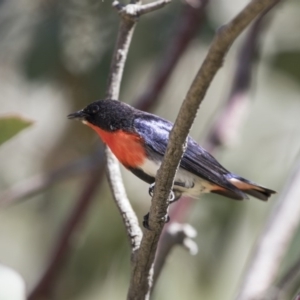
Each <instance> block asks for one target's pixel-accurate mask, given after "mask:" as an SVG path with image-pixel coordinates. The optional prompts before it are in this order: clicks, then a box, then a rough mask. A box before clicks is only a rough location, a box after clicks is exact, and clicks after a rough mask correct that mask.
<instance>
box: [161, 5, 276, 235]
mask: <svg viewBox="0 0 300 300" xmlns="http://www.w3.org/2000/svg"><path fill="white" fill-rule="evenodd" d="M277 2H279V1H277ZM274 4H276V3H274ZM271 8H272V7H271ZM268 11H269V9H268V10H266V11H265V12H264V13H263V14H262V15H261V16H260V17H259V18H258V19H257V20H256V21H255V22H254V24H253V25H252V26H251V28H250V29H249V33H248V34H247V36H246V38H245V41H244V43H243V45H242V47H241V50H240V53H239V55H238V59H237V68H236V72H235V76H234V80H233V85H232V88H231V93H230V96H229V98H228V100H227V101H226V105H225V106H224V108H223V109H222V111H221V113H220V115H219V117H218V118H217V119H216V120H215V122H214V123H213V124H212V126H211V130H210V131H209V134H208V135H207V137H206V138H205V140H204V143H203V145H204V148H205V149H206V150H208V151H209V152H210V153H214V152H215V151H217V149H219V148H221V147H223V146H225V145H229V144H231V143H232V139H233V137H234V138H237V136H238V134H239V132H240V130H241V128H242V120H243V118H242V117H243V116H244V119H245V112H246V111H245V110H243V109H241V108H244V109H245V108H246V106H247V102H248V101H249V100H250V97H247V95H248V94H249V88H250V86H251V82H252V69H253V64H254V59H255V56H256V55H257V52H258V44H259V38H260V35H261V34H262V31H263V30H262V29H263V27H264V24H265V22H264V21H263V20H264V19H265V16H266V13H267V12H268ZM239 102H242V104H240V103H239ZM237 107H239V108H240V109H236V108H237ZM232 120H239V121H240V122H237V121H236V122H235V123H234V124H235V126H232V127H230V128H227V127H228V125H229V124H232V123H231V121H232ZM227 139H228V140H227ZM193 204H194V199H187V198H185V199H184V201H178V202H177V203H175V204H174V206H173V207H172V210H171V214H170V215H171V221H182V220H184V219H185V217H186V216H187V215H188V211H189V210H190V209H191V207H192V206H193ZM161 240H163V237H162V238H161Z"/></svg>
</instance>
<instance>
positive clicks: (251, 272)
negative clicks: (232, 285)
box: [237, 165, 300, 300]
mask: <svg viewBox="0 0 300 300" xmlns="http://www.w3.org/2000/svg"><path fill="white" fill-rule="evenodd" d="M299 198H300V165H298V167H297V169H296V170H295V172H294V175H293V176H292V179H291V180H289V183H288V184H287V186H286V187H285V192H284V193H283V194H282V195H281V196H280V197H279V199H278V202H277V205H276V206H275V208H274V210H273V212H272V214H271V215H270V217H269V219H268V221H267V223H266V225H265V228H264V230H263V232H262V234H261V237H260V239H259V241H258V243H257V245H256V247H255V251H254V254H253V257H252V259H251V261H250V263H249V267H248V269H247V271H246V274H245V275H244V279H243V281H242V284H241V288H240V291H239V294H238V297H237V299H238V300H252V299H263V297H265V296H267V295H266V293H267V292H268V290H269V289H270V287H271V286H272V284H273V283H274V280H275V279H276V275H277V273H278V270H279V267H280V263H281V261H282V258H283V255H284V254H285V253H286V250H287V248H288V246H289V245H290V242H291V239H292V237H293V236H294V234H295V231H296V230H297V228H298V226H299V223H300V201H298V200H299Z"/></svg>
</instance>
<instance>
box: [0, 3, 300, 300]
mask: <svg viewBox="0 0 300 300" xmlns="http://www.w3.org/2000/svg"><path fill="white" fill-rule="evenodd" d="M203 2H204V1H203ZM246 3H248V1H241V0H211V1H208V3H207V6H206V8H205V12H203V10H201V11H200V9H199V0H193V1H192V0H190V1H189V2H185V1H173V2H172V3H171V4H169V5H168V6H166V7H164V8H163V9H161V10H159V11H156V12H153V13H151V14H149V15H146V16H144V17H142V18H141V19H140V21H139V22H138V25H137V28H136V31H135V35H134V37H133V41H132V44H131V48H130V52H129V56H128V61H127V64H126V68H125V73H124V78H123V82H122V89H121V96H120V100H122V101H124V102H126V103H130V104H132V105H134V104H135V103H137V102H138V101H141V99H142V97H144V96H145V95H147V93H149V89H152V88H153V85H152V83H153V81H154V80H155V79H156V78H158V76H157V72H160V71H159V70H161V69H162V68H163V66H164V65H165V64H166V61H167V60H168V58H170V57H171V56H172V55H175V54H174V52H176V49H177V48H176V47H179V46H180V45H178V44H176V43H174V39H175V37H176V36H177V37H178V36H179V34H180V32H181V31H180V30H179V28H181V30H184V28H185V27H184V26H190V27H191V28H188V29H190V33H189V34H190V35H186V37H187V38H188V39H189V40H188V41H185V43H186V45H185V47H184V49H183V50H182V53H180V55H178V62H177V63H176V64H175V63H173V66H174V69H173V71H172V72H170V73H169V75H168V81H167V82H165V83H163V89H162V90H161V91H160V92H159V93H157V95H156V98H155V99H153V103H151V105H148V106H147V109H149V110H150V111H152V112H154V113H156V114H158V115H159V116H161V117H164V118H166V119H169V120H171V121H174V120H175V118H176V115H177V113H178V110H179V108H180V105H181V102H182V100H183V98H184V96H185V94H186V92H187V90H188V88H189V86H190V84H191V81H192V79H193V78H194V76H195V74H196V72H197V70H198V68H199V66H200V64H201V62H202V60H203V58H204V57H205V55H206V53H207V50H208V47H209V44H210V42H211V40H212V38H213V36H214V34H215V31H216V30H217V29H218V28H219V27H220V26H221V25H223V24H224V23H226V22H228V21H229V20H230V19H231V18H232V17H233V16H234V15H235V14H237V13H238V12H239V11H240V10H241V9H242V8H243V7H244V6H245V4H246ZM202 5H204V4H203V3H202ZM191 11H193V13H191ZM188 13H191V15H188ZM299 13H300V2H299V1H297V0H290V1H284V2H283V3H280V4H279V5H278V6H276V7H275V8H274V10H272V11H271V12H270V13H269V14H268V15H267V16H266V20H265V21H266V22H265V23H264V24H263V26H262V28H261V29H260V38H259V42H258V47H257V48H258V51H257V52H256V53H255V57H254V58H253V61H252V62H251V63H252V75H253V76H252V80H251V84H250V87H249V89H247V97H246V98H247V101H244V102H245V103H246V105H247V107H246V108H245V109H244V112H245V114H244V115H243V117H242V118H241V119H242V122H239V123H238V128H235V129H234V130H235V131H236V137H235V138H234V139H233V140H231V141H230V143H228V145H225V146H223V147H221V148H219V149H218V150H217V151H214V155H215V156H216V157H217V158H218V160H219V161H220V162H221V163H222V164H223V165H224V166H225V167H226V168H228V169H229V170H231V171H232V172H234V173H237V174H240V175H241V176H243V177H245V178H248V179H250V180H252V181H255V182H257V183H260V184H261V185H264V186H266V187H269V188H271V189H274V190H276V191H278V194H277V195H280V192H281V191H282V189H283V187H284V185H285V183H286V181H287V179H288V177H289V175H290V174H291V172H292V170H293V168H294V166H296V165H297V164H298V163H299V154H300V151H299V150H300V126H299V116H300V98H299V93H300V31H299V30H298V29H299V28H300V18H299ZM191 18H194V19H193V20H194V21H193V22H190V23H188V25H186V23H185V22H187V21H186V20H192V19H191ZM118 24H119V17H118V15H117V13H116V12H115V11H114V10H113V9H112V8H111V2H110V1H108V0H103V1H100V0H99V1H98V0H97V1H96V0H65V1H56V0H45V1H39V0H1V1H0V41H1V42H0V66H1V67H0V90H1V93H0V116H2V115H9V114H14V115H16V114H17V115H21V116H22V117H24V118H27V119H30V120H32V121H33V122H34V123H33V124H32V125H31V126H30V127H28V128H27V129H25V130H24V131H23V132H21V133H19V134H18V135H17V136H15V137H14V138H13V139H11V140H9V141H7V142H6V143H4V144H3V145H1V147H0V196H1V197H2V199H0V201H2V202H6V201H7V202H9V203H13V205H4V206H3V207H1V210H0V263H1V264H3V265H6V266H9V267H11V268H13V269H14V270H16V271H17V272H18V273H19V274H20V275H21V276H22V277H23V279H24V280H25V284H26V290H27V294H30V293H31V291H32V290H33V289H34V288H35V287H36V285H37V284H38V283H39V282H40V279H41V277H42V276H43V274H44V272H45V270H46V269H47V268H48V266H49V262H50V261H51V260H52V259H53V256H54V253H56V254H57V255H60V254H63V255H62V256H61V259H60V260H59V261H58V263H56V266H55V272H54V273H53V274H54V275H53V276H52V278H50V279H49V278H48V279H47V280H50V281H48V282H47V284H48V283H49V282H51V284H49V286H48V287H47V288H46V289H45V290H46V292H45V290H44V291H43V293H44V295H43V297H35V298H34V299H59V300H61V299H63V300H67V299H74V300H75V299H76V300H81V299H85V300H94V299H125V295H126V293H127V288H128V283H129V276H130V264H129V260H130V249H129V245H128V242H127V237H126V234H125V230H124V228H123V224H122V222H121V218H120V215H119V213H118V211H117V209H116V206H115V204H114V203H113V201H112V196H111V193H110V190H109V187H108V184H107V181H106V178H105V176H104V175H102V173H103V163H102V160H103V159H102V154H101V149H100V150H99V148H101V145H100V142H99V139H98V137H97V136H96V134H95V133H94V132H92V131H91V130H90V129H89V128H88V127H86V126H83V125H82V124H81V123H80V122H73V121H72V122H71V121H69V120H68V119H67V118H66V116H67V115H68V114H69V113H71V112H73V111H76V110H78V109H81V108H83V107H84V106H86V105H87V104H88V103H90V102H93V101H94V100H96V99H101V98H103V97H104V95H105V88H106V82H107V75H108V71H109V66H110V60H111V57H112V53H113V47H114V43H115V40H116V34H117V30H118ZM180 26H181V27H180ZM178 30H179V31H178ZM246 38H247V33H246V34H243V35H242V36H241V37H240V38H239V39H238V40H237V41H236V42H235V43H234V45H233V47H232V49H231V50H230V51H229V53H228V55H227V58H226V61H225V63H224V66H223V67H222V69H221V70H220V71H219V72H218V74H217V76H216V78H215V79H214V81H213V83H212V85H211V87H210V89H209V91H208V93H207V95H206V98H205V100H204V101H203V104H202V105H201V107H200V111H199V113H198V117H197V120H196V122H195V124H194V126H193V128H192V132H191V135H192V136H193V138H195V139H196V140H197V141H199V142H200V143H203V142H204V140H205V138H206V136H207V134H208V132H209V131H210V129H211V126H212V124H213V122H214V120H215V119H216V118H217V117H218V115H219V113H220V112H221V111H222V109H223V107H224V103H225V101H226V100H227V99H228V97H229V95H230V92H231V90H232V85H233V78H234V76H235V73H236V67H237V65H238V64H241V63H243V59H242V60H240V61H239V53H240V51H241V48H242V46H243V43H244V41H245V39H246ZM234 118H235V117H234V115H233V119H234ZM0 135H1V127H0ZM98 166H99V167H98ZM122 173H123V177H124V182H125V185H126V189H127V192H128V196H129V199H130V201H131V203H132V205H133V206H134V209H135V211H136V213H137V215H138V218H139V220H140V222H141V221H142V217H143V216H144V215H145V214H146V213H147V212H148V210H149V206H150V197H149V196H148V186H147V184H144V183H143V182H141V181H140V180H139V179H137V178H135V177H134V176H133V175H132V174H130V173H129V172H128V171H126V170H125V169H123V168H122ZM91 178H92V179H91ZM93 179H94V181H95V182H96V183H95V182H94V183H93V182H92V181H93ZM89 185H90V186H89ZM91 186H92V188H90V189H89V187H91ZM89 192H90V193H89ZM277 195H275V196H273V197H272V198H271V199H270V201H269V202H267V203H263V202H261V201H258V200H255V199H250V201H243V202H235V201H232V200H230V199H227V198H223V197H221V196H211V195H204V196H203V197H202V198H201V200H199V201H197V202H196V203H194V204H193V205H194V206H193V209H192V210H190V211H189V212H188V214H187V215H188V216H187V218H186V219H185V221H187V222H189V223H190V224H192V225H193V226H194V227H195V228H196V229H197V231H198V236H197V238H196V242H197V244H198V247H199V252H198V254H197V255H196V256H191V255H189V253H188V252H187V251H185V250H184V249H182V248H180V247H177V248H175V249H174V250H173V252H172V253H171V255H170V257H169V258H168V260H167V264H166V267H165V269H164V270H163V272H162V274H161V277H160V280H159V282H158V285H157V288H156V291H155V293H154V296H153V299H157V300H163V299H173V300H179V299H189V300H193V299H207V300H209V299H233V296H234V294H235V293H236V289H237V286H238V284H239V279H240V278H241V275H242V274H243V270H244V268H245V266H246V262H247V259H248V258H249V255H250V253H251V249H252V247H253V245H254V242H255V240H256V238H257V236H258V234H259V232H260V230H261V228H262V226H263V224H264V222H265V220H266V217H267V216H268V214H269V212H270V210H271V208H272V206H273V204H274V203H275V201H276V197H277ZM24 196H26V197H24ZM82 199H83V200H82ZM4 200H5V201H4ZM295 201H299V199H295ZM80 205H81V206H80ZM71 215H72V217H73V219H70V218H71V217H70V216H71ZM72 220H73V221H74V222H73V223H72ZM74 223H75V224H76V226H73V225H74ZM66 224H67V225H68V226H69V227H67V228H66ZM72 224H73V225H72ZM72 226H73V227H72ZM73 229H74V230H73ZM71 231H72V234H71V235H70V238H69V239H67V238H66V237H67V236H68V233H70V232H71ZM61 241H65V244H64V245H63V246H62V249H58V248H57V247H58V244H59V242H61ZM299 247H300V235H297V236H296V237H295V239H294V241H293V244H292V246H291V248H290V250H289V254H288V255H287V256H286V259H285V262H284V264H283V266H282V272H284V271H285V270H286V268H288V266H289V265H291V264H292V263H293V261H295V260H296V259H297V258H298V257H299V256H300V251H299ZM60 250H61V251H62V253H60ZM56 254H55V255H56ZM43 293H42V294H43ZM12 299H13V298H12ZM32 299H33V298H32Z"/></svg>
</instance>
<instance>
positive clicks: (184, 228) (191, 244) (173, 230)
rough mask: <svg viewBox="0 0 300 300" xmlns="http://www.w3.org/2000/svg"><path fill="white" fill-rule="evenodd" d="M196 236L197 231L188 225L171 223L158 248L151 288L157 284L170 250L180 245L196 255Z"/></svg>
mask: <svg viewBox="0 0 300 300" xmlns="http://www.w3.org/2000/svg"><path fill="white" fill-rule="evenodd" d="M196 236H197V231H196V230H195V228H193V227H192V226H191V225H189V224H180V223H176V222H173V223H172V224H170V226H168V227H167V229H166V232H165V235H164V242H163V243H162V244H161V246H160V247H159V248H158V251H157V255H156V257H155V265H154V276H153V287H154V284H155V283H156V282H157V278H158V277H159V275H160V272H161V270H162V269H163V266H164V264H165V261H166V258H167V257H168V255H169V254H170V252H171V250H172V249H173V247H174V246H176V245H181V246H183V247H184V248H186V249H187V250H188V251H189V252H190V254H191V255H196V254H197V252H198V245H197V244H196V243H195V241H194V240H193V239H194V238H195V237H196Z"/></svg>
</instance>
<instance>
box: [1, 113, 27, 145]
mask: <svg viewBox="0 0 300 300" xmlns="http://www.w3.org/2000/svg"><path fill="white" fill-rule="evenodd" d="M31 124H32V121H29V120H26V119H23V118H21V117H19V116H5V117H1V116H0V130H1V131H0V145H1V144H3V143H4V142H6V141H7V140H9V139H10V138H12V137H13V136H14V135H16V134H17V133H19V132H20V131H22V130H23V129H25V128H27V127H28V126H30V125H31Z"/></svg>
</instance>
